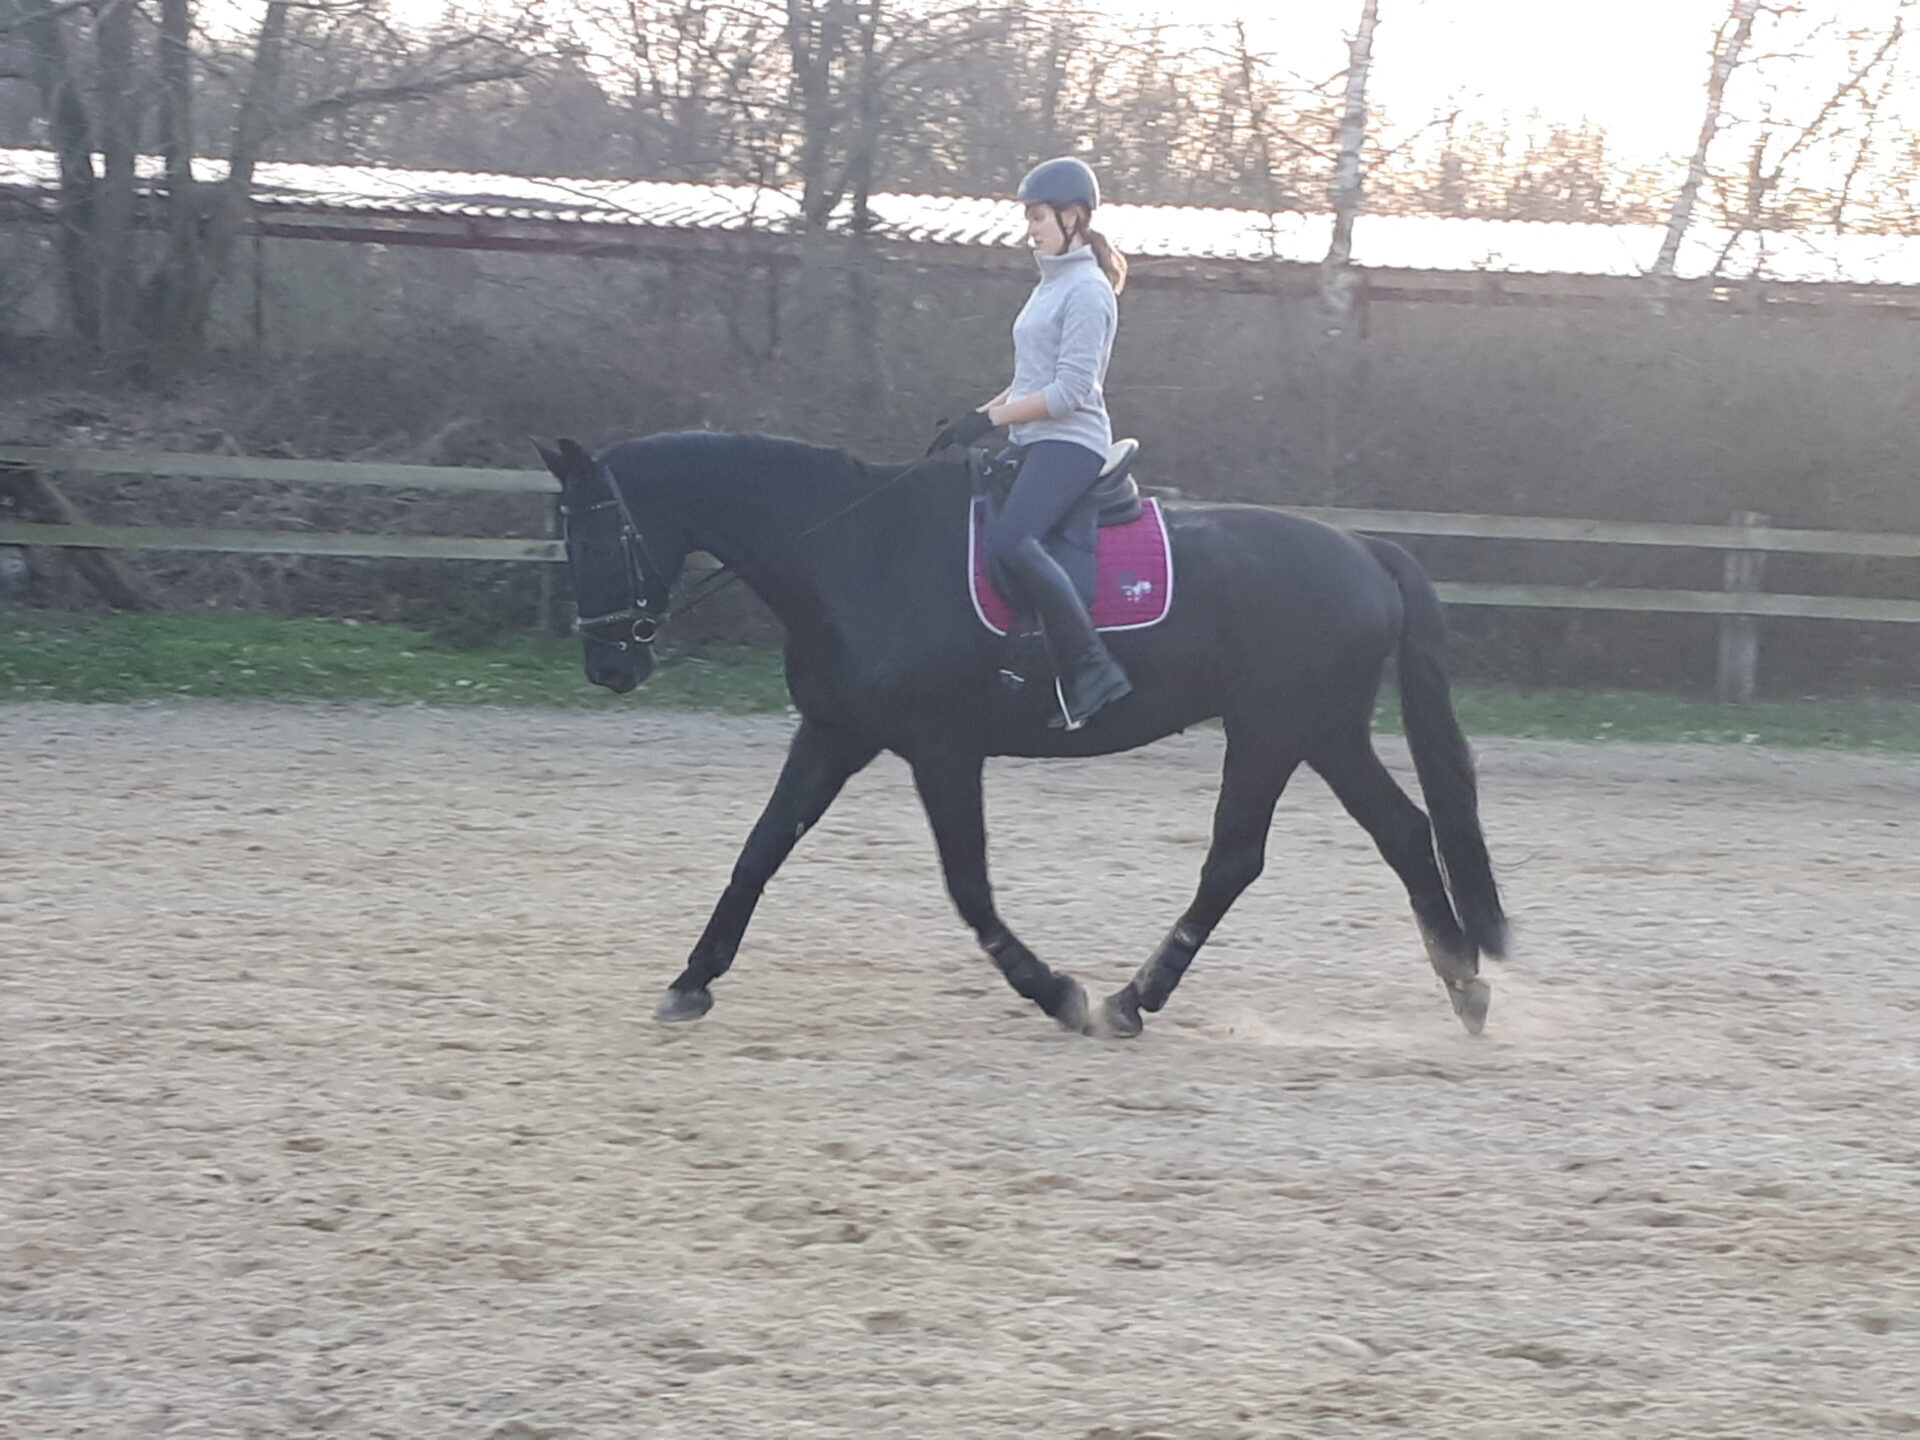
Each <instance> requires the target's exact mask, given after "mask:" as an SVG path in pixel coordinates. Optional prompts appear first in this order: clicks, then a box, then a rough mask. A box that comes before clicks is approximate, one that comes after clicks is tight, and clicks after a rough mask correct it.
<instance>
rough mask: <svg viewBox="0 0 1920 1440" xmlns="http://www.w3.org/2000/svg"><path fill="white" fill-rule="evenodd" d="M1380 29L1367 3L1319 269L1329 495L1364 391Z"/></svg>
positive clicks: (1351, 55)
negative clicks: (1357, 259) (1365, 155)
mask: <svg viewBox="0 0 1920 1440" xmlns="http://www.w3.org/2000/svg"><path fill="white" fill-rule="evenodd" d="M1379 23H1380V5H1379V0H1362V4H1361V7H1360V25H1359V28H1358V29H1356V30H1355V31H1354V35H1353V39H1352V40H1351V41H1350V42H1349V44H1348V61H1347V93H1346V104H1345V107H1344V109H1343V110H1342V112H1341V115H1340V129H1339V160H1338V162H1337V163H1336V165H1335V167H1334V174H1333V182H1332V184H1331V185H1330V186H1329V187H1328V200H1329V202H1330V204H1331V206H1332V210H1333V237H1332V240H1331V241H1330V242H1329V244H1328V246H1327V256H1326V259H1325V260H1323V261H1321V263H1320V304H1321V308H1322V310H1323V311H1324V314H1325V325H1326V333H1325V335H1324V337H1323V338H1324V342H1325V345H1326V365H1325V370H1324V375H1323V380H1324V383H1325V385H1326V392H1325V403H1324V405H1323V408H1322V416H1321V429H1322V437H1321V438H1322V442H1323V448H1324V453H1325V460H1326V474H1325V480H1324V489H1325V492H1326V494H1327V495H1328V497H1329V498H1331V497H1335V496H1337V495H1338V494H1339V493H1340V489H1341V483H1340V482H1341V476H1342V474H1343V473H1344V471H1345V470H1346V467H1347V461H1348V459H1349V452H1350V450H1351V449H1352V442H1351V438H1350V435H1349V431H1350V430H1351V428H1352V416H1353V412H1354V410H1355V409H1356V408H1357V405H1358V400H1359V389H1360V335H1359V327H1358V325H1357V323H1356V320H1357V316H1358V309H1359V305H1358V301H1359V292H1360V279H1359V277H1358V276H1357V275H1355V274H1354V272H1353V224H1354V220H1355V218H1356V217H1357V216H1358V215H1359V213H1360V201H1361V196H1362V174H1361V165H1360V151H1361V147H1362V146H1363V145H1364V144H1365V143H1366V138H1367V73H1368V71H1369V70H1370V69H1371V67H1372V64H1373V32H1374V30H1375V29H1376V28H1377V27H1378V25H1379Z"/></svg>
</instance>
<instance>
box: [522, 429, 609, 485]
mask: <svg viewBox="0 0 1920 1440" xmlns="http://www.w3.org/2000/svg"><path fill="white" fill-rule="evenodd" d="M533 448H534V449H536V450H538V451H539V452H540V458H541V460H542V461H544V462H545V464H546V467H547V469H549V470H551V471H552V472H553V477H554V479H556V480H558V481H559V482H560V488H561V489H562V490H575V487H578V486H585V487H586V488H587V490H589V491H590V490H592V489H593V488H594V486H595V484H596V483H597V482H598V479H599V475H600V467H599V466H598V465H597V464H596V463H595V462H594V458H593V455H592V453H591V452H589V451H588V449H587V448H586V446H584V445H582V444H581V443H580V442H579V441H578V440H567V439H564V438H563V439H560V440H556V441H554V443H553V444H552V445H551V446H548V445H543V444H541V443H540V442H539V441H538V440H535V441H534V442H533ZM576 493H578V492H576Z"/></svg>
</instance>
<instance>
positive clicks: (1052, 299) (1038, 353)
mask: <svg viewBox="0 0 1920 1440" xmlns="http://www.w3.org/2000/svg"><path fill="white" fill-rule="evenodd" d="M1034 258H1035V259H1036V260H1037V261H1038V262H1039V265H1040V283H1039V284H1038V285H1036V286H1034V287H1033V294H1032V295H1031V296H1029V297H1028V299H1027V303H1026V305H1025V306H1024V307H1023V308H1022V309H1021V311H1020V314H1019V316H1018V318H1016V319H1015V320H1014V322H1013V388H1012V389H1011V390H1010V391H1009V392H1008V393H1009V394H1010V395H1012V396H1013V397H1014V398H1016V399H1017V398H1019V397H1020V396H1022V395H1032V394H1034V393H1035V392H1038V393H1040V394H1042V395H1045V396H1046V397H1047V418H1046V419H1045V420H1035V421H1033V422H1032V423H1031V424H1027V425H1015V426H1014V427H1012V429H1011V430H1010V431H1009V432H1008V433H1009V434H1010V435H1011V436H1012V438H1013V443H1014V444H1016V445H1031V444H1033V443H1034V442H1035V441H1037V440H1071V441H1073V442H1074V444H1076V445H1084V446H1086V447H1087V448H1088V449H1089V450H1096V451H1099V452H1100V453H1102V454H1104V453H1106V450H1107V447H1108V446H1110V445H1111V444H1113V425H1112V423H1111V422H1110V421H1109V420H1108V419H1107V399H1106V395H1105V394H1104V393H1103V392H1102V389H1101V387H1102V386H1103V385H1104V384H1105V383H1106V378H1107V359H1108V357H1109V356H1110V355H1111V354H1112V353H1113V335H1114V331H1115V330H1116V329H1117V328H1118V326H1119V323H1120V307H1119V305H1118V304H1117V303H1116V301H1115V299H1114V294H1113V286H1112V285H1111V284H1109V283H1108V281H1107V276H1106V272H1105V271H1103V270H1102V269H1101V268H1100V262H1099V261H1098V260H1097V259H1095V257H1094V253H1093V251H1092V250H1091V249H1088V248H1084V247H1083V248H1082V249H1079V250H1069V251H1068V252H1067V253H1066V254H1064V255H1036V256H1035V257H1034Z"/></svg>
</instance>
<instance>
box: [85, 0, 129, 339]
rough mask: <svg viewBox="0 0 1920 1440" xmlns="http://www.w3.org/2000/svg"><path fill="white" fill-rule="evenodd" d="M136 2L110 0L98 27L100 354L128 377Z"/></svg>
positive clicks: (96, 225) (96, 216)
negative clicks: (134, 12) (134, 13)
mask: <svg viewBox="0 0 1920 1440" xmlns="http://www.w3.org/2000/svg"><path fill="white" fill-rule="evenodd" d="M133 8H134V0H107V3H106V4H104V5H102V6H101V7H100V10H99V18H98V19H97V21H96V22H95V28H94V49H95V54H96V55H97V57H98V62H99V67H100V71H99V81H98V87H99V88H98V94H99V116H100V152H101V160H102V162H103V164H102V168H103V170H104V172H105V173H104V174H103V175H102V177H101V185H100V199H99V204H98V206H97V207H96V209H95V212H94V236H95V242H96V244H95V255H96V258H97V261H98V265H99V273H98V276H97V277H96V278H97V280H98V283H99V286H100V340H99V343H100V354H101V357H102V358H103V359H104V360H105V361H106V363H107V367H108V369H109V370H110V371H112V372H114V373H116V374H120V375H125V374H126V373H128V372H129V371H130V370H132V369H133V368H135V366H136V365H137V363H138V357H137V356H136V355H135V353H134V349H135V337H136V335H137V333H138V318H137V316H136V314H135V307H136V303H137V301H138V298H139V294H140V280H139V272H138V270H137V269H136V266H137V265H138V259H137V257H136V256H135V254H134V245H133V223H134V206H135V203H136V195H135V189H136V186H137V184H138V181H139V177H138V175H136V174H135V171H134V163H135V157H136V156H137V155H138V153H139V135H138V133H137V122H136V121H135V119H134V109H133V91H134V78H133Z"/></svg>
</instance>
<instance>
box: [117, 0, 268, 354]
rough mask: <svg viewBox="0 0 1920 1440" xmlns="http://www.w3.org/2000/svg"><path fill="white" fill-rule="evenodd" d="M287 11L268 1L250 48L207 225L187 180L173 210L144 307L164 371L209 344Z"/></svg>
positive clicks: (262, 137)
mask: <svg viewBox="0 0 1920 1440" xmlns="http://www.w3.org/2000/svg"><path fill="white" fill-rule="evenodd" d="M292 9H293V0H273V3H272V4H270V5H268V6H267V13H266V15H265V17H264V18H263V19H262V20H261V22H260V33H259V35H258V36H257V37H256V39H255V41H254V47H253V72H252V74H251V75H249V76H248V78H247V88H246V92H245V94H243V95H242V96H241V99H240V108H239V112H238V113H237V114H236V115H235V117H234V122H233V138H232V141H231V142H230V146H229V150H228V156H227V178H226V179H225V180H224V181H222V182H221V183H220V184H219V185H218V186H217V187H210V198H211V203H210V204H208V205H206V206H205V207H204V209H205V216H204V223H203V221H202V216H201V211H202V209H203V207H202V205H201V202H200V195H201V191H200V190H199V188H198V187H197V186H194V185H192V184H189V185H188V187H187V190H186V194H187V195H188V196H189V197H190V198H189V199H188V200H187V201H186V202H185V204H186V205H187V207H189V208H188V209H187V210H186V212H185V213H180V214H177V215H176V221H177V225H178V228H177V229H176V230H173V231H171V232H170V234H169V239H170V241H171V242H172V243H174V244H176V245H177V246H178V247H179V248H178V249H177V250H176V251H175V252H174V254H173V257H172V258H173V259H174V261H175V263H174V264H172V265H169V266H168V267H166V269H164V270H163V271H162V272H161V273H160V274H159V275H158V276H157V277H156V286H155V292H154V295H153V297H152V301H151V303H150V304H149V306H148V309H147V316H148V326H149V333H148V336H147V339H148V341H149V345H150V348H151V350H152V352H153V354H154V356H155V363H156V367H157V368H158V369H160V370H161V371H162V372H167V371H172V370H177V369H178V368H180V367H181V366H184V365H186V364H188V363H190V362H191V361H192V360H193V359H194V358H196V357H197V356H198V355H199V354H200V352H201V350H202V349H203V348H204V346H205V344H206V334H207V325H208V323H209V321H210V320H211V318H212V315H213V297H214V293H215V291H216V290H217V289H218V288H219V284H220V278H221V276H222V275H223V274H225V272H226V269H227V262H228V261H229V260H230V259H231V258H232V255H233V248H234V245H235V243H236V242H237V241H238V240H239V238H240V233H241V231H242V230H243V229H245V228H246V223H247V218H248V216H249V214H250V213H251V210H252V192H253V172H254V170H255V169H256V168H257V167H258V165H259V163H260V157H261V154H262V152H263V151H264V150H265V148H266V144H267V140H268V138H269V136H270V135H271V133H272V129H273V121H274V102H275V99H276V97H277V95H278V93H279V89H280V72H281V66H282V62H283V61H284V59H285V56H286V47H287V25H288V21H289V18H290V15H291V11H292Z"/></svg>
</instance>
